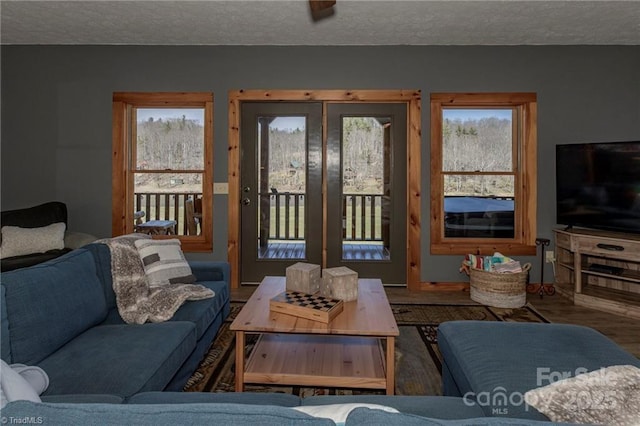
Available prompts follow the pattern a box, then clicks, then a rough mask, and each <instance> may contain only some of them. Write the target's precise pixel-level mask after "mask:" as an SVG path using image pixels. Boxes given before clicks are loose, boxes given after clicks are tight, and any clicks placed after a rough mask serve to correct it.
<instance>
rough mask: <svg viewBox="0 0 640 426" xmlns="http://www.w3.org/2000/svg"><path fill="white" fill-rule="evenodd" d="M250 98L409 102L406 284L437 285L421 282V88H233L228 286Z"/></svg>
mask: <svg viewBox="0 0 640 426" xmlns="http://www.w3.org/2000/svg"><path fill="white" fill-rule="evenodd" d="M251 101H323V102H326V101H330V102H347V103H349V102H383V103H384V102H390V103H393V102H399V103H406V104H407V105H408V120H407V128H408V132H407V133H408V141H407V142H408V145H407V231H406V232H407V258H406V270H407V287H408V289H409V290H421V289H428V290H437V289H439V288H438V287H437V286H436V285H435V284H432V283H421V282H420V264H421V260H420V256H421V247H420V233H421V222H420V221H421V207H420V206H421V175H420V164H421V160H420V158H421V148H420V146H421V92H420V90H273V91H270V90H233V91H230V92H229V111H228V128H229V135H228V138H229V146H228V185H229V192H228V202H229V205H228V215H229V224H228V239H227V260H228V262H229V264H230V266H231V287H232V288H239V286H240V273H239V271H240V269H239V267H240V253H239V250H240V208H241V206H240V201H241V188H240V106H241V103H243V102H251Z"/></svg>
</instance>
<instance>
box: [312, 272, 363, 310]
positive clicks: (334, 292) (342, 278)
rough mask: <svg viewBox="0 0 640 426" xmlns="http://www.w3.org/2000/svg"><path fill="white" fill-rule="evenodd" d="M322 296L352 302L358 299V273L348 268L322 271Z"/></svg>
mask: <svg viewBox="0 0 640 426" xmlns="http://www.w3.org/2000/svg"><path fill="white" fill-rule="evenodd" d="M320 294H322V295H323V296H326V297H334V298H336V299H340V300H344V301H345V302H351V301H353V300H357V299H358V273H357V272H356V271H352V270H351V269H349V268H347V267H346V266H338V267H336V268H328V269H324V270H323V271H322V284H321V285H320Z"/></svg>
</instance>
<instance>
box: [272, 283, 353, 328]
mask: <svg viewBox="0 0 640 426" xmlns="http://www.w3.org/2000/svg"><path fill="white" fill-rule="evenodd" d="M343 305H344V303H343V302H342V300H338V299H332V298H330V297H325V296H321V295H319V294H307V293H301V292H299V291H292V290H289V291H285V292H283V293H280V294H278V295H277V296H276V297H274V298H273V299H271V300H270V301H269V308H270V310H271V311H272V312H278V313H281V314H287V315H294V316H297V317H301V318H306V319H310V320H313V321H321V322H324V323H329V322H331V320H332V319H333V318H335V317H336V315H338V314H339V313H340V312H342V309H343Z"/></svg>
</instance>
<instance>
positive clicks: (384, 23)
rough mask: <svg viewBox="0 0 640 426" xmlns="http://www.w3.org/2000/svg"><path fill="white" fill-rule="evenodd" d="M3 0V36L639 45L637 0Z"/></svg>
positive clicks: (8, 39)
mask: <svg viewBox="0 0 640 426" xmlns="http://www.w3.org/2000/svg"><path fill="white" fill-rule="evenodd" d="M334 10H335V13H334V15H333V16H330V17H328V18H325V19H322V20H320V21H317V22H314V21H313V20H312V18H311V14H310V11H309V4H308V2H307V0H296V1H243V0H236V1H215V0H209V1H142V0H141V1H100V0H95V1H52V0H49V1H15V0H14V1H7V0H2V1H1V3H0V14H1V15H2V18H1V19H2V20H1V27H0V42H1V43H2V44H5V45H6V44H137V45H553V44H558V45H579V44H584V45H611V44H621V45H639V44H640V1H604V0H601V1H579V0H578V1H479V0H476V1H456V0H449V1H428V0H422V1H420V0H414V1H401V0H386V1H381V0H378V1H371V0H337V4H336V6H335V8H334Z"/></svg>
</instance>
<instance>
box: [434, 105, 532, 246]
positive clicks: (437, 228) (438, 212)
mask: <svg viewBox="0 0 640 426" xmlns="http://www.w3.org/2000/svg"><path fill="white" fill-rule="evenodd" d="M536 98H537V97H536V94H535V93H433V94H431V253H432V254H452V255H453V254H456V255H464V254H468V253H475V254H484V255H487V254H493V253H494V252H496V251H498V252H501V253H503V254H504V255H535V254H536V245H535V239H536V221H537V213H536V210H537V205H536V200H537V184H536V182H537V99H536ZM452 106H455V107H465V108H466V107H468V108H480V109H482V108H487V109H490V108H513V109H514V110H515V111H516V117H517V123H514V124H515V125H514V128H515V130H514V135H515V136H516V140H514V145H515V146H514V152H513V154H514V172H515V174H514V176H515V182H514V190H515V194H514V196H515V198H514V200H515V206H514V207H515V211H514V228H515V229H514V233H515V235H514V238H460V237H457V238H453V237H445V236H444V213H443V209H444V193H443V191H444V176H445V173H444V172H443V164H442V163H443V161H442V155H443V152H442V151H443V148H442V111H443V109H445V108H446V107H452Z"/></svg>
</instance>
